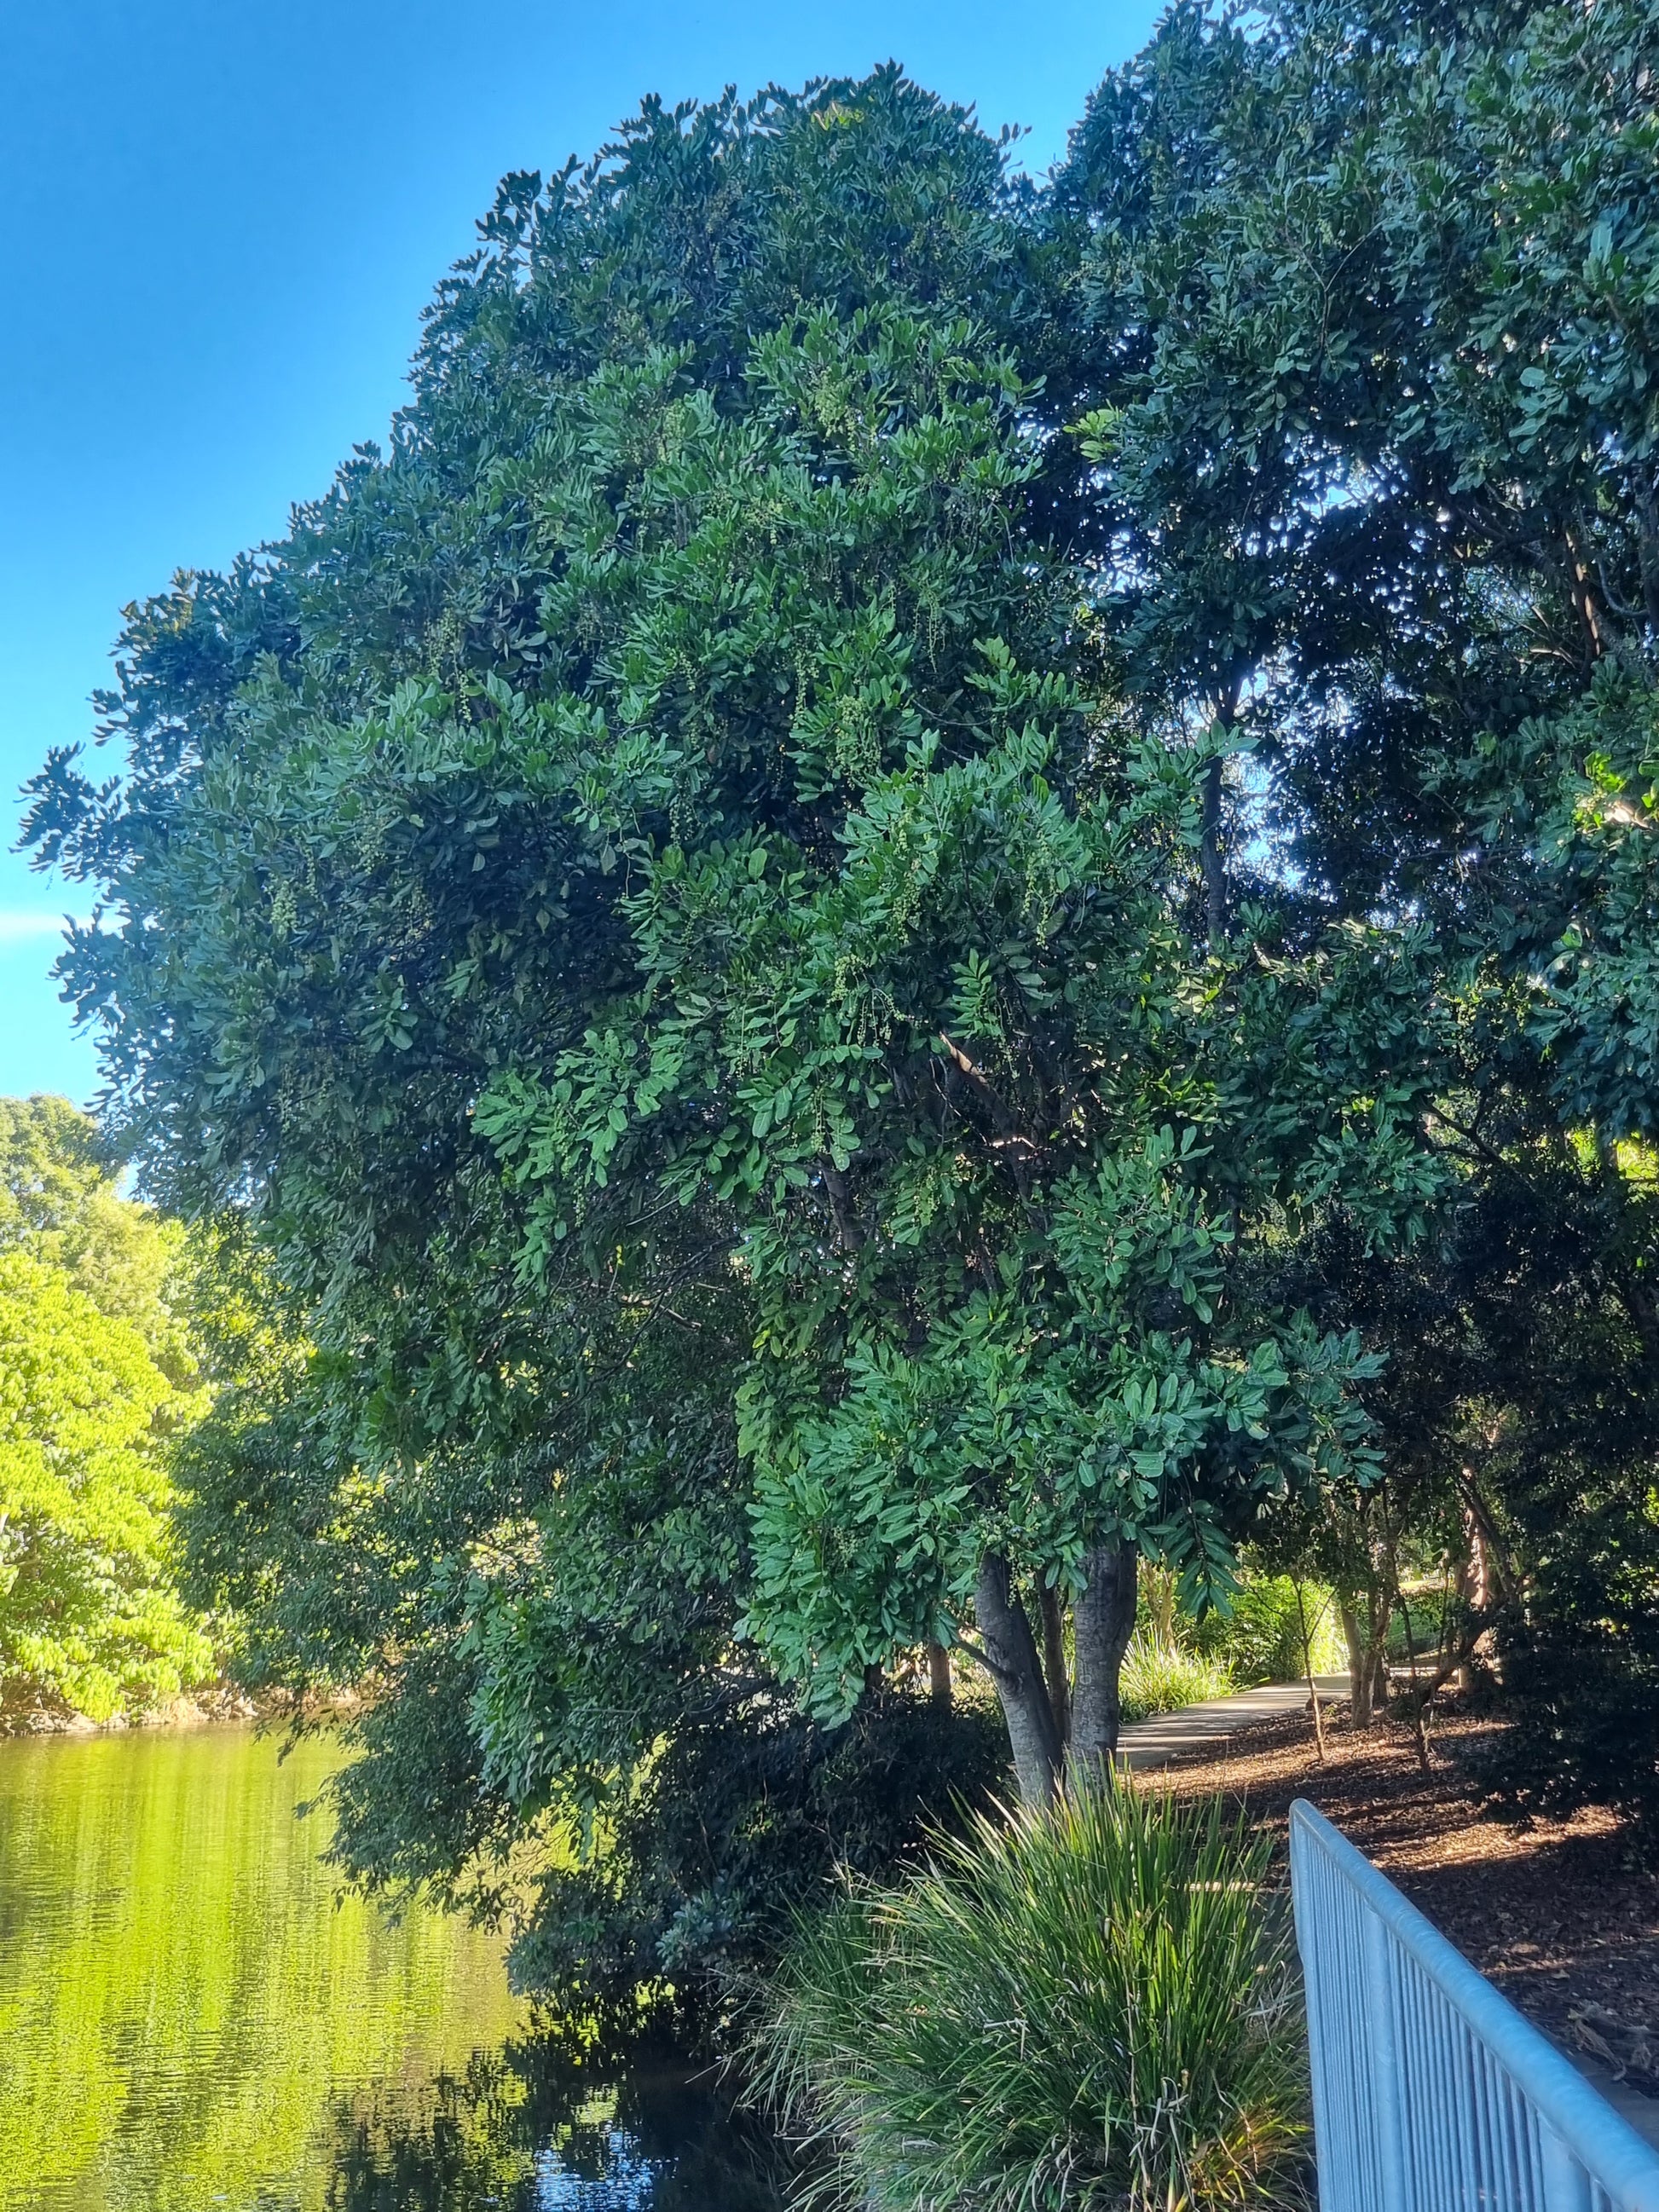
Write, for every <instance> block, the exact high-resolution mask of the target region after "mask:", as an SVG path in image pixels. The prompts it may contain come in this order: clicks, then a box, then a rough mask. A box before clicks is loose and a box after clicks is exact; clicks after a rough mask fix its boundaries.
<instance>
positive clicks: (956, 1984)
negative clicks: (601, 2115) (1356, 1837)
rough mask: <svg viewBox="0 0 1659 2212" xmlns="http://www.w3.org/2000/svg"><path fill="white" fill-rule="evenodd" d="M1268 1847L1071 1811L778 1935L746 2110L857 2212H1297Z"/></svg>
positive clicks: (1217, 1815)
mask: <svg viewBox="0 0 1659 2212" xmlns="http://www.w3.org/2000/svg"><path fill="white" fill-rule="evenodd" d="M1269 1850H1270V1844H1269V1843H1268V1841H1267V1838H1264V1837H1262V1836H1261V1835H1260V1834H1257V1833H1255V1832H1252V1831H1251V1830H1250V1829H1249V1827H1248V1826H1246V1825H1245V1823H1244V1821H1243V1818H1242V1816H1238V1815H1231V1816H1230V1815H1228V1814H1225V1813H1224V1811H1223V1809H1222V1808H1221V1806H1220V1804H1219V1802H1212V1803H1210V1804H1208V1805H1201V1806H1199V1807H1196V1808H1192V1807H1183V1806H1180V1805H1176V1804H1175V1803H1174V1802H1171V1801H1170V1799H1168V1798H1167V1797H1164V1796H1141V1795H1139V1794H1138V1793H1136V1792H1134V1791H1133V1790H1127V1789H1123V1790H1098V1791H1097V1790H1090V1791H1085V1792H1083V1793H1080V1794H1079V1795H1077V1796H1071V1797H1068V1798H1066V1799H1065V1800H1064V1801H1063V1802H1060V1804H1059V1805H1057V1806H1056V1807H1054V1808H1053V1809H1052V1810H1050V1811H1047V1812H1021V1813H1017V1814H1013V1815H1012V1817H1010V1818H1008V1819H1007V1820H1006V1822H1004V1821H998V1820H979V1821H977V1822H976V1823H975V1826H974V1827H973V1828H972V1830H971V1831H970V1832H969V1833H968V1834H966V1835H965V1836H963V1838H960V1839H959V1840H951V1841H943V1840H942V1841H941V1842H940V1843H939V1846H938V1848H937V1851H936V1855H935V1857H934V1859H933V1862H932V1863H931V1864H930V1866H929V1867H928V1869H927V1871H926V1872H925V1873H924V1874H922V1875H921V1876H919V1877H918V1878H917V1879H915V1881H911V1882H909V1883H908V1884H906V1885H905V1886H904V1887H902V1888H900V1889H896V1890H891V1891H885V1892H878V1891H874V1890H863V1889H849V1890H848V1892H847V1893H845V1894H844V1896H843V1897H842V1899H841V1900H840V1901H839V1902H838V1903H837V1904H836V1905H835V1906H833V1907H832V1908H831V1909H830V1910H829V1911H827V1912H823V1913H821V1914H819V1915H817V1917H813V1918H811V1919H810V1920H807V1921H805V1922H804V1923H802V1925H801V1926H800V1928H799V1932H798V1935H797V1938H796V1941H795V1943H794V1946H793V1949H792V1951H791V1952H790V1954H789V1955H788V1957H787V1960H786V1961H785V1963H784V1965H783V1966H782V1967H781V1971H780V1972H779V1973H778V1975H777V1977H776V1978H775V1982H774V1984H772V1987H771V1990H770V1992H769V2007H768V2009H767V2012H766V2015H765V2018H764V2020H763V2024H762V2026H761V2027H760V2030H759V2032H758V2033H757V2037H756V2040H755V2053H754V2055H755V2057H756V2060H757V2075H758V2087H759V2090H760V2093H762V2094H763V2095H764V2096H766V2097H767V2098H768V2099H769V2101H770V2102H771V2103H773V2105H774V2106H775V2107H776V2108H778V2109H779V2111H780V2112H781V2113H782V2115H783V2117H784V2118H785V2121H786V2124H791V2125H793V2127H794V2128H795V2129H796V2130H797V2131H798V2132H799V2134H801V2135H802V2136H805V2137H806V2138H808V2139H809V2140H816V2141H817V2142H818V2143H819V2144H820V2145H821V2146H822V2148H823V2149H824V2150H826V2151H827V2152H828V2154H829V2171H830V2178H829V2179H828V2180H827V2181H825V2182H824V2183H823V2185H822V2186H821V2188H820V2190H819V2192H818V2197H819V2201H820V2202H826V2201H828V2202H836V2203H843V2204H846V2205H857V2206H860V2207H868V2208H872V2212H947V2208H958V2207H960V2208H971V2212H1085V2208H1086V2212H1106V2208H1108V2207H1111V2208H1114V2212H1117V2209H1118V2208H1122V2212H1176V2208H1191V2212H1200V2208H1209V2207H1234V2206H1244V2205H1289V2204H1297V2205H1299V2204H1301V2203H1304V2201H1305V2186H1306V2149H1307V2124H1306V2117H1305V2115H1306V2093H1305V2088H1304V2061H1303V2039H1302V2033H1301V2021H1300V2008H1299V2006H1298V2004H1297V2000H1296V1994H1295V1988H1294V1983H1293V1979H1292V1976H1291V1964H1290V1947H1289V1936H1288V1929H1287V1927H1286V1923H1285V1914H1284V1912H1283V1911H1282V1909H1281V1906H1280V1905H1279V1901H1278V1900H1277V1899H1274V1898H1273V1896H1271V1895H1270V1894H1269V1893H1268V1888H1267V1872H1268V1856H1269Z"/></svg>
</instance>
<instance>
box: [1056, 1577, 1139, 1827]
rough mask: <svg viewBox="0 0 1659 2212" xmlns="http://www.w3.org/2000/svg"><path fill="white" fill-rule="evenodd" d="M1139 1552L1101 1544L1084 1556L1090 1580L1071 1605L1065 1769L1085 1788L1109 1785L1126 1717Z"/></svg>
mask: <svg viewBox="0 0 1659 2212" xmlns="http://www.w3.org/2000/svg"><path fill="white" fill-rule="evenodd" d="M1137 1556H1138V1555H1137V1553H1136V1548H1135V1547H1134V1546H1133V1544H1097V1545H1096V1546H1094V1547H1092V1548H1091V1550H1089V1551H1087V1552H1085V1553H1084V1555H1083V1571H1084V1573H1085V1576H1086V1577H1088V1579H1087V1581H1086V1583H1085V1586H1084V1588H1083V1590H1082V1592H1081V1593H1080V1595H1079V1596H1077V1597H1076V1598H1074V1599H1073V1601H1072V1637H1073V1644H1074V1645H1075V1647H1076V1653H1077V1664H1076V1668H1075V1676H1074V1680H1073V1686H1072V1741H1071V1747H1070V1750H1069V1752H1068V1753H1067V1759H1066V1771H1067V1774H1068V1776H1069V1777H1070V1778H1072V1779H1073V1780H1074V1781H1076V1782H1079V1783H1080V1784H1084V1785H1085V1786H1092V1785H1097V1784H1101V1783H1103V1782H1109V1781H1110V1779H1111V1777H1112V1760H1113V1757H1114V1755H1115V1753H1116V1750H1117V1733H1118V1726H1119V1723H1120V1721H1121V1717H1122V1706H1121V1701H1120V1697H1119V1688H1118V1676H1119V1674H1120V1673H1121V1668H1122V1666H1123V1655H1124V1653H1125V1651H1126V1650H1127V1649H1128V1645H1129V1638H1130V1637H1131V1636H1132V1635H1133V1633H1134V1626H1135V1598H1136V1595H1137V1577H1136V1565H1137Z"/></svg>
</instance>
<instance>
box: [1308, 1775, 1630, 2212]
mask: <svg viewBox="0 0 1659 2212" xmlns="http://www.w3.org/2000/svg"><path fill="white" fill-rule="evenodd" d="M1291 1895H1292V1898H1293V1899H1294V1903H1295V1908H1296V1938H1297V1948H1298V1949H1299V1950H1300V1952H1301V1954H1302V1972H1303V1978H1304V1983H1305V1984H1306V1988H1307V1999H1308V2047H1309V2052H1310V2058H1311V2061H1312V2068H1313V2103H1314V2141H1315V2149H1316V2156H1317V2159H1318V2165H1319V2203H1320V2212H1659V2153H1656V2152H1655V2151H1653V2150H1651V2149H1650V2148H1649V2146H1648V2145H1647V2144H1646V2143H1645V2142H1643V2140H1642V2138H1641V2136H1638V2134H1637V2133H1636V2131H1635V2130H1634V2129H1633V2128H1632V2127H1631V2126H1630V2125H1629V2124H1628V2123H1627V2122H1626V2121H1625V2120H1624V2119H1622V2118H1620V2115H1619V2114H1618V2113H1617V2112H1614V2111H1613V2107H1612V2106H1611V2105H1609V2104H1608V2103H1607V2100H1606V2098H1605V2097H1602V2096H1601V2095H1599V2094H1598V2093H1597V2092H1596V2091H1595V2089H1593V2088H1592V2087H1590V2085H1589V2082H1588V2081H1585V2080H1584V2078H1583V2075H1581V2074H1579V2073H1577V2071H1576V2070H1575V2069H1573V2067H1571V2065H1570V2064H1569V2063H1568V2062H1567V2061H1566V2060H1565V2058H1564V2057H1562V2056H1561V2054H1560V2052H1559V2051H1557V2050H1556V2049H1555V2047H1554V2045H1553V2044H1551V2043H1549V2042H1547V2040H1546V2039H1545V2038H1544V2037H1543V2036H1542V2035H1541V2034H1540V2033H1539V2032H1538V2030H1537V2029H1536V2028H1535V2027H1533V2026H1532V2024H1531V2022H1530V2021H1526V2020H1523V2019H1522V2016H1521V2015H1520V2014H1519V2013H1518V2012H1516V2009H1515V2007H1514V2006H1513V2005H1512V2004H1510V2002H1509V2000H1508V1999H1507V1998H1506V1997H1504V1996H1499V1995H1498V1991H1497V1990H1495V1989H1494V1988H1493V1987H1492V1984H1491V1983H1490V1982H1489V1981H1487V1980H1486V1978H1485V1977H1484V1976H1482V1975H1480V1974H1478V1973H1477V1972H1475V1970H1474V1967H1473V1966H1470V1964H1469V1962H1468V1960H1467V1959H1465V1958H1464V1957H1463V1956H1462V1953H1461V1952H1458V1951H1455V1950H1454V1949H1453V1948H1452V1946H1451V1945H1450V1944H1449V1942H1447V1941H1446V1939H1445V1937H1444V1936H1442V1935H1441V1934H1440V1933H1439V1931H1438V1930H1437V1929H1435V1928H1433V1927H1431V1925H1430V1923H1428V1922H1427V1921H1426V1920H1425V1918H1424V1917H1423V1915H1422V1914H1421V1913H1420V1912H1419V1911H1418V1910H1417V1908H1416V1906H1415V1905H1408V1904H1407V1901H1406V1899H1404V1898H1403V1897H1402V1896H1401V1894H1400V1892H1399V1891H1398V1890H1397V1889H1396V1888H1395V1886H1394V1884H1393V1883H1392V1882H1391V1881H1389V1880H1388V1878H1387V1877H1386V1876H1385V1875H1381V1874H1379V1873H1378V1872H1377V1870H1376V1868H1375V1867H1374V1866H1373V1865H1372V1864H1371V1863H1370V1860H1369V1859H1367V1858H1364V1857H1362V1856H1361V1855H1360V1853H1359V1852H1358V1851H1357V1850H1355V1849H1354V1847H1353V1845H1352V1844H1351V1843H1349V1842H1348V1840H1347V1838H1346V1837H1345V1836H1342V1835H1340V1834H1339V1833H1338V1832H1337V1831H1336V1830H1335V1829H1334V1827H1333V1826H1331V1824H1330V1822H1329V1821H1328V1820H1326V1819H1324V1818H1323V1816H1322V1814H1318V1813H1316V1811H1315V1810H1314V1808H1313V1807H1312V1806H1311V1805H1309V1804H1305V1803H1304V1802H1302V1801H1301V1800H1300V1799H1298V1800H1297V1802H1296V1803H1295V1804H1294V1805H1292V1806H1291Z"/></svg>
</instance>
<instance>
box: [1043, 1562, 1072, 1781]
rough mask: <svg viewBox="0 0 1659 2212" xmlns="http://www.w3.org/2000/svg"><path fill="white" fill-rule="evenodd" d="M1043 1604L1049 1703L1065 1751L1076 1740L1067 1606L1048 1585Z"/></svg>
mask: <svg viewBox="0 0 1659 2212" xmlns="http://www.w3.org/2000/svg"><path fill="white" fill-rule="evenodd" d="M1040 1600H1041V1603H1042V1671H1043V1673H1044V1674H1045V1675H1047V1677H1048V1703H1049V1705H1050V1707H1051V1708H1052V1710H1053V1712H1054V1734H1055V1735H1057V1736H1058V1737H1059V1738H1060V1749H1061V1750H1062V1751H1064V1750H1065V1748H1066V1745H1067V1744H1068V1743H1069V1742H1070V1741H1071V1740H1072V1695H1071V1686H1070V1685H1069V1683H1068V1682H1067V1680H1066V1608H1065V1607H1064V1606H1063V1605H1062V1604H1061V1603H1060V1592H1059V1591H1058V1590H1057V1589H1049V1588H1048V1586H1047V1585H1046V1584H1045V1585H1044V1586H1043V1588H1042V1591H1041V1592H1040Z"/></svg>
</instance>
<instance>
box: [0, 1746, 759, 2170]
mask: <svg viewBox="0 0 1659 2212" xmlns="http://www.w3.org/2000/svg"><path fill="white" fill-rule="evenodd" d="M335 1756H336V1754H335V1753H334V1752H333V1751H332V1750H331V1747H330V1746H329V1745H328V1744H327V1743H325V1742H323V1741H313V1742H310V1743H307V1744H304V1745H301V1747H299V1748H298V1749H297V1750H296V1751H295V1752H294V1753H292V1754H291V1755H290V1756H289V1758H288V1759H279V1758H278V1746H277V1744H276V1741H274V1740H273V1739H271V1738H269V1737H267V1738H260V1737H258V1736H257V1735H254V1734H253V1733H252V1731H251V1730H247V1729H230V1728H215V1729H197V1730H191V1731H179V1732H173V1731H161V1730H156V1731H154V1732H147V1733H139V1734H135V1735H109V1736H93V1737H80V1738H68V1739H65V1738H56V1739H47V1740H44V1741H42V1740H35V1741H9V1742H0V2212H483V2208H485V2207H489V2208H492V2212H647V2209H648V2212H775V2208H776V2207H778V2206H779V2205H780V2203H781V2197H780V2195H779V2193H778V2188H779V2185H778V2180H777V2176H776V2173H775V2169H774V2165H773V2154H771V2152H770V2151H769V2148H768V2146H767V2145H766V2144H765V2142H764V2141H763V2138H761V2137H760V2136H758V2135H757V2132H756V2131H755V2130H753V2129H752V2128H746V2127H745V2126H744V2125H743V2124H741V2123H740V2122H734V2121H733V2120H732V2118H731V2116H730V2114H729V2112H727V2111H726V2109H725V2107H724V2106H723V2104H722V2102H721V2100H720V2099H719V2097H718V2096H717V2095H716V2094H715V2093H714V2090H713V2089H712V2087H710V2086H709V2085H708V2083H707V2081H702V2080H699V2079H696V2078H690V2079H689V2078H688V2075H687V2070H686V2069H685V2066H684V2063H683V2062H680V2061H678V2060H677V2059H676V2058H675V2057H674V2055H673V2054H672V2053H671V2052H659V2053H657V2054H655V2055H654V2056H653V2054H652V2053H651V2052H650V2051H647V2050H644V2049H636V2050H635V2051H631V2052H629V2054H628V2055H627V2057H626V2058H625V2059H623V2060H621V2061H618V2060H617V2059H616V2058H615V2057H606V2056H605V2054H604V2053H603V2052H602V2051H596V2050H595V2049H594V2048H592V2046H591V2045H589V2044H588V2043H587V2042H586V2040H585V2039H584V2038H583V2036H582V2035H581V2034H580V2032H579V2031H577V2030H575V2029H574V2028H573V2027H572V2026H571V2024H570V2023H568V2022H567V2023H562V2024H560V2023H550V2022H549V2021H546V2020H538V2018H537V2017H535V2016H534V2015H532V2012H531V2010H530V2008H529V2007H528V2006H527V2005H526V2004H525V2002H523V2001H522V2000H520V1999H518V1998H515V1997H514V1996H513V1994H512V1992H511V1991H510V1990H509V1989H508V1987H507V1976H506V1973H505V1972H504V1971H503V1968H502V1965H501V1954H500V1950H499V1948H498V1946H497V1945H496V1944H495V1942H493V1941H492V1939H491V1938H490V1937H489V1936H486V1935H483V1934H482V1933H480V1932H479V1931H477V1929H471V1928H469V1927H468V1926H466V1925H465V1923H463V1922H461V1921H459V1920H456V1919H453V1918H449V1917H445V1916H442V1915H440V1914H437V1913H412V1914H410V1915H409V1916H408V1917H405V1918H404V1920H403V1921H402V1922H401V1923H398V1924H397V1925H395V1926H394V1925H389V1924H388V1923H386V1922H385V1921H384V1920H383V1919H382V1918H381V1917H380V1915H379V1914H378V1913H377V1912H376V1911H374V1908H373V1907H372V1906H370V1905H366V1904H364V1903H363V1902H362V1900H361V1899H355V1898H345V1899H342V1898H340V1897H339V1896H338V1894H337V1882H336V1880H335V1878H334V1876H333V1875H331V1872H330V1871H329V1869H326V1868H325V1867H324V1866H322V1865H320V1864H319V1862H318V1856H317V1855H318V1851H319V1847H320V1844H321V1843H322V1841H323V1839H324V1821H325V1816H321V1817H319V1818H314V1819H311V1820H296V1819H295V1808H297V1807H298V1806H299V1805H300V1804H301V1803H302V1802H305V1801H306V1800H307V1799H308V1798H310V1797H312V1796H314V1795H315V1793H316V1791H317V1789H318V1785H319V1783H320V1782H321V1781H322V1780H323V1778H324V1777H325V1774H326V1772H327V1771H328V1768H329V1766H330V1765H331V1762H332V1760H333V1759H334V1757H335Z"/></svg>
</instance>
